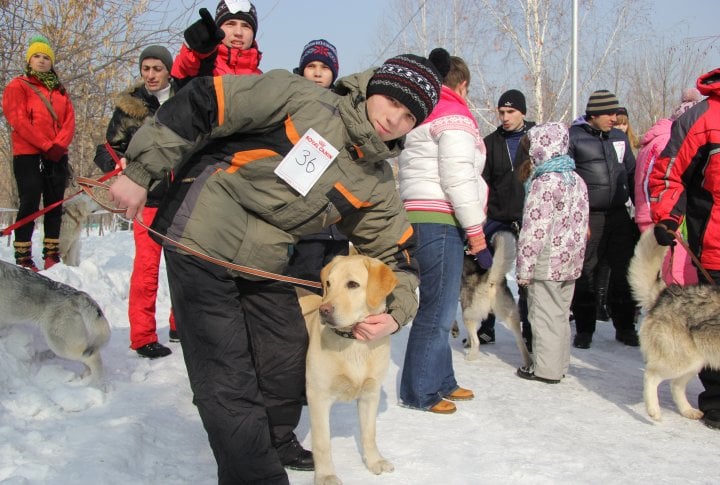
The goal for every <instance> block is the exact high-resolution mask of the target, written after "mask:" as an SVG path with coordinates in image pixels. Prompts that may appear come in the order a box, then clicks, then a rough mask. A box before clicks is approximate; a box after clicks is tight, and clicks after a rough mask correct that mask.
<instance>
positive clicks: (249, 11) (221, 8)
mask: <svg viewBox="0 0 720 485" xmlns="http://www.w3.org/2000/svg"><path fill="white" fill-rule="evenodd" d="M228 1H229V0H228ZM230 6H231V7H233V10H234V11H231V10H230V8H229V7H228V4H227V3H225V0H220V3H218V5H217V8H216V9H215V24H216V25H217V26H218V27H220V26H221V25H222V24H224V23H225V22H227V21H228V20H230V19H238V20H244V21H245V22H247V23H249V24H250V27H252V31H253V37H256V36H257V29H258V18H257V10H255V5H253V4H252V3H251V2H249V1H248V0H233V1H231V2H230Z"/></svg>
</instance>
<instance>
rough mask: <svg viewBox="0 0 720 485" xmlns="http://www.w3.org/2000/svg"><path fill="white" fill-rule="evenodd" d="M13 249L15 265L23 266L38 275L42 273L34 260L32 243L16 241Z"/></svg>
mask: <svg viewBox="0 0 720 485" xmlns="http://www.w3.org/2000/svg"><path fill="white" fill-rule="evenodd" d="M13 247H14V248H15V263H16V264H17V265H18V266H22V267H23V268H27V269H29V270H31V271H34V272H36V273H37V272H38V271H40V270H39V269H38V268H37V266H35V262H34V261H33V259H32V242H30V241H27V242H18V241H14V242H13Z"/></svg>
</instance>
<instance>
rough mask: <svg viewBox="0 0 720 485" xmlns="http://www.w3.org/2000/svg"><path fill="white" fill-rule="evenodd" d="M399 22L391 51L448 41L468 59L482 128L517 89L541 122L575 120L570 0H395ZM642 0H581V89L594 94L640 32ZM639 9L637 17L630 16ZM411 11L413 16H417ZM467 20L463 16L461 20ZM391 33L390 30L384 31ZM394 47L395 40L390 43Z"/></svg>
mask: <svg viewBox="0 0 720 485" xmlns="http://www.w3.org/2000/svg"><path fill="white" fill-rule="evenodd" d="M393 5H394V7H395V9H396V11H397V13H398V15H395V16H388V17H391V18H393V19H394V20H391V21H394V22H395V25H394V26H392V27H391V28H387V27H385V28H384V31H385V32H398V31H400V32H401V35H396V39H394V40H389V39H386V38H383V39H382V42H383V45H385V46H386V50H388V51H390V50H392V51H393V52H398V51H399V50H400V49H399V47H402V48H403V49H405V50H408V49H410V50H411V51H415V52H421V53H424V52H426V51H427V48H428V47H429V46H430V45H432V46H435V45H443V46H445V47H446V48H447V49H448V50H449V51H451V53H453V54H457V55H460V56H462V57H463V58H465V60H466V61H468V64H469V65H470V67H471V69H472V72H473V80H472V83H471V100H470V101H471V105H472V106H473V107H474V108H475V110H474V111H475V115H476V117H477V118H478V121H479V122H480V123H481V125H484V127H485V128H486V129H488V130H489V129H492V127H494V126H495V124H496V122H497V120H496V118H495V109H494V107H495V101H496V100H497V99H498V97H499V96H500V94H501V93H502V92H503V91H505V90H507V89H510V88H517V89H521V90H522V91H523V92H525V94H526V96H527V98H528V106H529V107H530V113H529V116H531V117H532V118H533V119H536V120H537V121H544V120H549V119H552V120H562V121H570V120H569V119H568V117H569V115H570V98H571V93H570V70H571V65H570V62H571V38H570V37H571V31H572V29H571V27H572V25H571V22H572V18H571V17H572V16H571V4H570V2H569V1H567V0H518V1H513V2H508V1H505V0H474V1H464V2H432V4H431V3H430V2H426V1H423V0H396V2H395V3H394V4H393ZM643 8H646V7H644V3H643V0H612V1H602V2H595V1H592V0H588V1H583V2H581V19H580V31H581V32H583V36H582V41H581V46H580V53H579V58H580V60H581V62H582V66H581V69H580V72H581V74H580V79H581V82H582V85H581V89H580V91H581V92H582V93H585V92H587V94H589V92H591V91H593V90H594V89H596V88H594V87H593V86H594V85H595V84H596V83H598V82H599V80H601V78H602V76H603V74H604V70H605V69H606V66H607V65H608V63H609V61H610V60H611V59H613V58H614V57H613V56H615V55H617V54H618V52H619V50H620V34H621V33H623V35H626V33H627V32H629V31H633V29H631V28H630V25H631V22H632V23H633V26H634V27H635V28H637V27H638V25H639V23H638V22H639V21H640V20H642V17H641V16H639V15H638V11H643ZM631 13H632V15H630V14H631ZM411 15H414V17H412V18H411ZM458 20H460V21H458ZM385 37H387V35H386V36H385ZM388 44H390V45H388Z"/></svg>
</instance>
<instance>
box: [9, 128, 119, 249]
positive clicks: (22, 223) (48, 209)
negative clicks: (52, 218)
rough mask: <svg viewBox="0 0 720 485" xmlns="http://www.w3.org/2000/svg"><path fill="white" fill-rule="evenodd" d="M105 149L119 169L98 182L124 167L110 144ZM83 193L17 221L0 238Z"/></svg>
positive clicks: (76, 193)
mask: <svg viewBox="0 0 720 485" xmlns="http://www.w3.org/2000/svg"><path fill="white" fill-rule="evenodd" d="M105 147H106V148H107V150H108V152H109V153H110V156H112V158H113V160H115V167H117V168H115V170H113V171H112V172H108V173H106V174H105V175H103V176H102V177H100V178H99V179H97V181H98V182H105V181H106V180H109V179H111V178H112V177H114V176H115V175H117V174H119V173H120V171H122V167H121V166H120V159H119V158H118V156H117V154H116V153H115V150H113V148H112V147H111V146H110V144H108V143H107V142H105ZM79 178H80V177H78V179H79ZM82 192H83V190H78V191H77V192H75V193H74V194H72V195H69V196H68V197H66V198H64V199H62V200H58V201H57V202H55V203H53V204H50V205H49V206H47V207H43V208H42V209H40V210H39V211H37V212H33V213H32V214H30V215H29V216H26V217H23V218H22V219H20V220H19V221H15V223H14V224H12V225H10V226H8V227H6V228H5V229H3V230H2V232H0V236H9V235H10V234H11V233H12V232H13V231H14V230H15V229H17V228H18V227H20V226H24V225H25V224H27V223H28V222H30V221H34V220H35V219H37V218H38V217H40V216H41V215H43V214H45V213H47V212H50V211H51V210H53V209H54V208H55V207H57V206H59V205H60V204H62V203H63V202H67V201H68V200H70V199H72V198H73V197H75V196H76V195H79V194H81V193H82Z"/></svg>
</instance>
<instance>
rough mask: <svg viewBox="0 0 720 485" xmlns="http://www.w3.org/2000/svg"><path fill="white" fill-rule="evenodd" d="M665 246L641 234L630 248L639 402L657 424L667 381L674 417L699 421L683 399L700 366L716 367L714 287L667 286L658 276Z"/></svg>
mask: <svg viewBox="0 0 720 485" xmlns="http://www.w3.org/2000/svg"><path fill="white" fill-rule="evenodd" d="M667 251H668V247H667V246H660V245H658V243H657V241H656V240H655V235H654V234H653V231H645V232H644V233H643V234H642V236H641V237H640V241H638V243H637V245H636V246H635V255H634V256H633V258H632V260H631V261H630V267H629V269H628V281H629V283H630V287H631V288H632V292H633V296H634V297H635V299H636V300H637V301H638V302H639V303H640V305H641V307H642V309H643V310H644V311H645V314H644V317H643V320H642V324H641V325H640V331H639V332H638V334H639V337H640V350H641V351H642V354H643V358H644V359H645V376H644V386H643V398H644V400H645V407H646V409H647V413H648V415H649V416H650V417H651V418H652V419H654V420H656V421H659V420H660V402H659V399H658V391H657V390H658V385H660V383H661V382H662V381H664V380H666V379H670V391H671V393H672V397H673V400H674V401H675V404H676V405H677V407H678V409H679V410H680V414H682V415H683V416H685V417H686V418H689V419H700V418H702V417H703V413H702V411H700V410H699V409H695V408H693V407H692V406H691V405H690V403H689V402H688V400H687V395H686V391H685V389H686V387H687V384H688V382H690V380H691V379H693V378H694V377H695V376H696V375H697V374H698V372H700V370H701V369H702V368H703V367H705V366H708V367H712V368H713V369H720V286H716V285H712V286H711V285H697V286H685V287H680V286H674V285H673V286H670V287H666V285H665V282H664V281H663V280H662V278H660V270H661V268H662V264H663V260H664V259H665V254H666V253H667Z"/></svg>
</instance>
